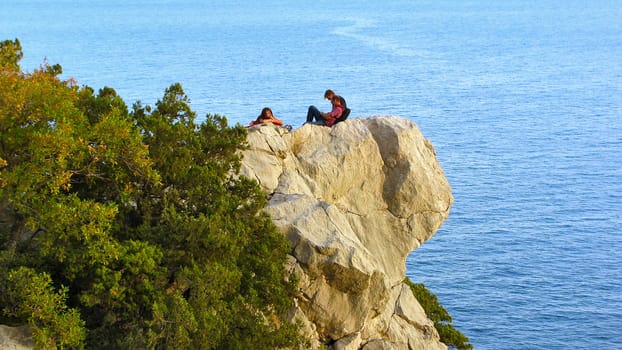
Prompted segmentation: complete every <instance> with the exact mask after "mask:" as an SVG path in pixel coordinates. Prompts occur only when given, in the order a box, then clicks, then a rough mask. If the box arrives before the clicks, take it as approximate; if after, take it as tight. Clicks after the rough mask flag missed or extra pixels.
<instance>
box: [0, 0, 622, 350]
mask: <svg viewBox="0 0 622 350" xmlns="http://www.w3.org/2000/svg"><path fill="white" fill-rule="evenodd" d="M14 38H19V39H20V41H21V43H22V46H23V48H24V59H23V60H22V63H21V65H22V68H23V69H24V70H27V71H32V70H33V69H35V68H36V67H38V66H39V65H40V64H42V63H43V62H44V60H45V59H47V61H48V62H49V63H52V64H54V63H60V64H61V65H62V66H63V69H64V73H63V77H64V78H69V77H73V78H75V79H76V80H77V81H78V83H79V84H81V85H89V86H91V87H94V88H95V89H99V88H102V87H104V86H111V87H113V88H115V89H116V91H117V92H118V93H119V95H121V96H122V97H123V98H124V99H125V100H126V102H127V103H128V104H129V105H131V104H132V103H134V102H135V101H136V100H142V102H143V104H151V105H153V104H154V103H155V101H156V100H157V99H158V98H160V97H161V96H162V94H163V92H164V89H165V88H166V87H168V86H169V85H170V84H172V83H175V82H180V83H181V84H182V86H183V87H184V89H185V91H186V93H187V94H188V96H189V97H190V99H191V101H192V107H193V109H194V110H196V111H197V112H198V116H199V119H200V118H202V117H204V116H205V114H206V113H211V114H220V115H225V116H227V117H228V119H229V121H230V122H231V123H240V124H247V123H248V122H249V121H250V120H251V119H253V118H255V116H256V115H257V114H259V112H260V110H261V108H262V107H264V106H270V107H272V109H273V111H274V112H275V114H276V115H277V116H278V117H279V118H281V119H283V120H284V121H285V122H286V123H289V124H293V125H295V126H298V125H300V124H302V122H303V119H304V117H305V114H306V108H307V106H308V105H310V104H315V105H317V106H319V107H320V109H323V110H326V109H328V108H329V105H328V103H327V102H326V101H324V100H323V99H322V95H323V92H324V90H325V89H327V88H332V89H334V90H336V91H337V92H338V93H340V94H342V95H344V97H345V98H346V99H347V101H348V105H349V107H351V108H352V110H353V112H352V117H366V116H371V115H387V114H392V115H399V116H403V117H406V118H409V119H411V120H413V121H414V122H416V123H417V124H418V125H419V127H420V128H421V130H422V132H423V133H424V135H425V136H426V137H427V138H429V139H430V140H431V141H432V142H433V144H434V145H435V148H436V152H437V156H438V158H439V161H440V163H441V165H442V166H443V168H444V170H445V175H446V176H447V178H448V179H449V182H450V184H451V185H452V190H453V194H454V197H455V204H454V205H453V207H452V210H451V214H450V217H449V219H448V220H447V221H446V223H445V224H444V225H443V227H442V228H441V229H440V230H439V231H438V232H437V234H436V236H435V237H434V238H433V239H431V240H430V241H428V242H426V243H425V244H424V245H423V246H422V247H421V248H420V249H418V250H416V251H415V252H413V253H412V254H411V255H410V256H409V257H408V259H407V261H406V264H407V267H408V276H409V277H410V278H411V279H412V280H414V281H415V282H423V283H425V284H426V286H428V288H429V289H431V290H432V291H433V292H434V293H436V294H437V295H438V297H439V299H440V301H441V303H442V304H443V305H444V306H445V307H446V308H447V309H448V311H449V312H450V314H451V315H452V316H453V323H454V325H455V326H456V327H457V328H458V329H460V330H461V331H462V332H463V333H465V334H466V335H467V336H468V337H469V338H470V339H471V341H472V343H473V344H474V345H475V348H476V349H616V348H622V344H621V340H622V253H621V250H622V235H621V233H622V232H621V231H622V156H621V154H622V2H620V1H619V0H590V1H586V0H565V1H555V0H538V1H536V0H504V1H501V0H496V1H495V0H480V1H458V0H395V1H393V0H387V1H369V0H363V1H327V0H318V1H313V2H311V1H300V2H293V1H291V2H290V1H284V0H265V1H261V2H255V1H250V0H249V1H244V0H238V1H231V2H213V1H199V0H178V1H169V0H157V1H146V0H139V1H132V0H123V1H121V0H110V1H105V2H104V1H86V0H85V1H73V0H59V1H43V0H3V1H2V2H1V3H0V40H5V39H14Z"/></svg>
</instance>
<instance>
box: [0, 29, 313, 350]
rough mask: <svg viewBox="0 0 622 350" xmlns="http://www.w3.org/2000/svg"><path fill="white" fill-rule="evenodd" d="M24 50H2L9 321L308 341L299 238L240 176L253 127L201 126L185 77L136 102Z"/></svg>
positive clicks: (3, 313)
mask: <svg viewBox="0 0 622 350" xmlns="http://www.w3.org/2000/svg"><path fill="white" fill-rule="evenodd" d="M22 55H23V54H22V50H21V45H20V43H19V41H18V40H14V41H10V40H7V41H4V42H2V43H0V323H8V324H24V323H28V324H29V325H30V326H31V329H32V331H33V336H34V339H35V342H36V344H37V346H38V347H41V348H55V347H56V348H61V349H70V348H85V347H86V348H100V349H123V348H126V349H129V348H132V349H134V348H144V349H149V348H151V349H154V348H175V349H194V348H202V349H250V348H253V349H275V348H283V347H291V346H295V345H297V344H299V343H300V341H301V339H300V336H299V332H298V330H297V328H296V326H295V325H292V324H290V323H288V322H282V321H281V320H282V319H283V316H284V314H285V312H286V311H287V310H288V309H289V307H290V303H291V301H292V299H293V293H294V292H295V284H294V283H295V282H294V281H293V280H292V279H290V280H287V279H286V278H285V275H286V273H285V267H284V265H285V257H286V254H287V253H288V252H289V250H290V246H289V243H288V242H287V240H286V239H285V237H284V236H283V235H282V234H280V233H279V232H278V231H277V230H276V228H275V227H274V225H273V223H272V221H271V220H270V218H269V217H268V216H267V215H266V214H265V213H264V212H262V208H263V207H264V206H265V204H266V203H265V197H264V194H263V193H262V192H261V190H260V188H259V187H258V185H257V183H256V182H253V181H250V180H248V179H246V178H243V177H239V176H237V175H236V174H237V171H238V170H239V166H240V159H239V156H238V153H237V151H238V150H239V149H241V148H242V147H244V143H245V140H246V130H245V129H244V128H243V127H240V126H236V127H229V126H228V125H227V120H226V119H225V118H224V117H221V116H218V115H207V116H206V118H205V121H204V122H202V123H201V124H197V123H195V113H194V112H193V111H192V110H191V109H190V107H189V101H188V98H187V97H186V96H185V94H184V92H183V89H182V87H181V86H180V85H179V84H174V85H172V86H170V87H169V88H168V89H166V91H165V93H164V96H163V98H162V99H161V100H159V101H158V102H157V103H156V105H155V107H153V108H151V107H150V106H142V105H141V104H140V103H139V102H138V103H136V104H135V105H134V106H133V108H132V110H131V111H130V110H129V109H128V108H127V106H126V104H125V103H124V101H123V100H122V99H121V98H120V97H119V96H118V95H117V94H116V92H115V91H114V90H113V89H111V88H103V89H101V90H99V92H98V93H97V94H95V92H94V90H93V89H91V88H89V87H78V86H76V84H75V82H73V81H71V80H69V81H62V80H61V79H59V77H58V76H59V74H60V73H61V72H62V69H61V67H60V66H59V65H54V66H50V65H47V64H44V65H43V66H42V67H40V69H36V70H35V71H34V72H32V73H25V72H22V70H21V68H20V66H19V61H20V59H21V58H22Z"/></svg>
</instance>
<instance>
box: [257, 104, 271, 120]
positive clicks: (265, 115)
mask: <svg viewBox="0 0 622 350" xmlns="http://www.w3.org/2000/svg"><path fill="white" fill-rule="evenodd" d="M272 117H273V115H272V110H271V109H270V108H269V107H265V108H264V109H262V110H261V114H260V115H259V119H272Z"/></svg>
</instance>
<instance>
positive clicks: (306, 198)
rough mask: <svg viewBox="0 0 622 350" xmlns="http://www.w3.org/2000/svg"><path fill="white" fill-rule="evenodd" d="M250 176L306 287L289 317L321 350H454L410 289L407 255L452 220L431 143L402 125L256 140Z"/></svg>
mask: <svg viewBox="0 0 622 350" xmlns="http://www.w3.org/2000/svg"><path fill="white" fill-rule="evenodd" d="M248 143H249V146H250V147H249V149H248V150H246V151H244V152H243V156H244V160H243V165H242V170H241V171H242V174H243V175H246V176H248V177H250V178H254V179H256V180H257V181H258V182H259V183H260V185H261V186H262V188H263V189H264V190H265V191H266V192H267V193H268V195H269V203H268V206H267V207H266V211H267V212H268V213H270V215H271V216H272V219H273V221H274V222H275V224H276V225H277V227H279V229H280V230H282V231H283V232H284V234H285V235H286V236H287V238H288V239H289V240H290V241H291V243H292V246H293V250H292V253H291V254H292V257H291V258H290V269H291V271H292V272H293V273H294V274H296V275H297V276H298V278H299V280H300V292H301V293H300V297H299V298H298V300H296V305H297V306H296V310H295V311H293V312H292V315H296V316H295V318H296V319H297V320H299V321H301V322H302V323H303V324H304V325H305V327H304V328H305V329H306V331H305V332H306V333H307V334H308V335H309V336H310V337H311V338H312V339H314V341H315V343H314V344H316V345H315V346H318V347H319V346H320V344H333V345H332V347H333V349H337V348H339V349H446V346H445V345H444V344H442V343H440V341H439V340H438V333H437V332H436V330H435V329H434V326H433V323H432V322H431V321H430V320H428V319H427V318H426V316H425V313H424V312H423V309H422V308H421V306H420V305H419V304H418V302H417V301H416V300H415V298H414V297H413V296H412V293H410V290H409V289H408V287H407V286H406V285H404V284H403V283H402V281H403V280H404V278H405V271H406V267H405V260H406V256H407V255H408V254H409V253H410V252H411V251H412V250H414V249H416V248H418V247H419V246H420V245H421V244H422V243H423V242H424V241H426V240H427V239H429V238H430V237H432V235H433V234H434V233H435V232H436V230H437V229H438V228H439V227H440V226H441V225H442V223H443V221H444V220H445V219H446V218H447V216H448V215H449V209H450V207H451V204H452V203H453V197H452V195H451V189H450V186H449V184H448V182H447V180H446V178H445V176H444V174H443V170H442V168H441V167H440V165H439V163H438V161H437V159H436V155H435V152H434V148H433V146H432V144H431V143H430V142H429V141H428V140H426V139H425V138H424V137H423V135H422V134H421V132H420V131H419V129H418V128H417V126H416V125H415V124H414V123H412V122H411V121H409V120H407V119H403V118H399V117H391V116H379V117H371V118H366V119H359V118H351V119H348V120H347V121H345V122H342V123H339V124H337V125H335V126H334V127H332V128H328V127H323V126H318V125H310V124H307V125H304V126H303V127H301V128H299V129H297V130H294V131H293V132H286V131H285V129H282V128H278V127H274V126H261V127H253V128H251V129H249V136H248Z"/></svg>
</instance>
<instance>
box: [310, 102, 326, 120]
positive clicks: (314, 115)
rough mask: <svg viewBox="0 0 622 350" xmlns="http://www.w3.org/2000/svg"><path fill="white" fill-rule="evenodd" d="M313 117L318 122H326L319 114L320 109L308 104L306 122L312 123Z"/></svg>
mask: <svg viewBox="0 0 622 350" xmlns="http://www.w3.org/2000/svg"><path fill="white" fill-rule="evenodd" d="M314 119H315V120H316V121H317V122H318V124H325V123H326V122H325V120H324V118H322V115H321V114H320V110H319V109H317V108H316V107H315V106H309V110H308V111H307V123H312V122H313V120H314Z"/></svg>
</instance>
